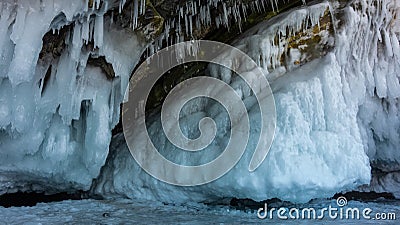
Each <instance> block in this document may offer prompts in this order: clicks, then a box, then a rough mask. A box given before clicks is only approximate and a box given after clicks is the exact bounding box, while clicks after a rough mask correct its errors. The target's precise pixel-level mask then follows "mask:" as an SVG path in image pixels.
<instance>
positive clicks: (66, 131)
mask: <svg viewBox="0 0 400 225" xmlns="http://www.w3.org/2000/svg"><path fill="white" fill-rule="evenodd" d="M90 3H91V4H92V5H90ZM112 4H114V1H100V0H96V1H81V0H79V1H63V0H43V1H5V2H4V1H3V2H2V3H0V11H1V16H0V54H1V58H0V93H1V94H0V103H1V106H0V193H4V192H13V191H15V190H43V189H50V191H51V188H54V190H70V189H71V188H72V189H83V190H88V189H89V187H90V185H91V183H92V179H93V178H95V177H97V176H98V174H99V172H100V168H101V166H102V165H104V163H105V160H106V157H107V155H108V147H109V143H110V140H111V130H112V128H113V127H114V126H115V125H116V124H117V123H118V121H119V104H120V102H121V101H122V97H123V94H124V92H125V87H126V85H127V82H128V79H129V76H130V74H131V72H132V70H133V68H134V66H135V64H136V63H137V62H138V59H139V57H140V55H141V53H142V51H143V49H144V47H145V46H144V45H145V43H143V42H140V41H139V39H138V37H137V36H136V35H135V34H133V33H132V31H131V30H123V29H118V27H116V26H111V25H110V18H109V17H107V18H105V13H106V12H107V11H108V10H109V7H115V6H113V5H112ZM63 27H64V28H63ZM63 29H65V30H66V35H65V40H61V42H65V43H62V44H64V45H65V48H64V49H61V50H60V52H58V53H57V54H59V55H60V56H59V57H53V56H52V54H49V55H44V56H43V58H40V59H39V55H40V54H39V53H40V51H41V49H42V38H43V37H44V35H45V34H46V33H47V32H49V31H50V32H51V30H53V33H58V32H61V30H63ZM45 44H46V43H45ZM101 56H104V57H105V60H106V61H107V62H108V63H110V64H112V67H113V70H114V72H115V78H113V79H112V80H110V79H107V77H106V75H105V74H104V72H103V71H102V70H101V69H99V67H95V66H93V65H90V64H88V63H87V62H88V59H89V58H90V57H91V58H96V57H101Z"/></svg>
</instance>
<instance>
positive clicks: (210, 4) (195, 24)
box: [133, 0, 305, 55]
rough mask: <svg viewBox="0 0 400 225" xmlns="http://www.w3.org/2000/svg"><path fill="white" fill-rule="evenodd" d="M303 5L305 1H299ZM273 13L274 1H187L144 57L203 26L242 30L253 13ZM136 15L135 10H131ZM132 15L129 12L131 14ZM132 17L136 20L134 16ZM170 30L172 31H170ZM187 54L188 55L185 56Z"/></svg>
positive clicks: (180, 39) (184, 37) (184, 38)
mask: <svg viewBox="0 0 400 225" xmlns="http://www.w3.org/2000/svg"><path fill="white" fill-rule="evenodd" d="M303 3H304V4H305V1H304V0H303ZM271 9H272V10H273V11H274V12H277V11H278V10H279V9H278V2H277V0H252V1H246V2H245V1H243V0H233V1H226V0H207V1H206V2H205V3H204V1H201V0H191V1H187V2H186V3H184V4H183V5H181V6H180V7H179V8H177V9H176V13H175V14H176V15H177V16H176V17H174V18H169V19H168V20H167V21H166V22H165V24H164V32H163V33H162V34H161V35H160V36H159V37H157V38H156V40H155V41H154V42H153V43H152V44H151V45H150V46H149V48H148V50H147V55H152V54H154V53H155V52H157V51H158V50H160V49H161V48H163V47H165V44H163V43H167V45H168V46H170V45H173V44H176V43H180V42H183V41H185V40H190V39H194V38H195V37H194V31H195V30H201V29H202V28H204V27H209V26H211V25H213V24H214V25H215V26H216V27H217V28H220V27H224V28H227V29H228V30H229V29H230V27H231V26H232V25H234V24H235V25H238V27H239V30H240V31H242V23H243V22H245V21H246V20H247V17H248V16H249V15H250V14H251V13H253V12H257V13H263V12H266V11H267V10H271ZM213 10H215V11H217V14H216V15H211V14H212V11H213ZM135 12H136V11H135ZM135 12H134V13H133V14H134V15H136V14H135ZM134 18H136V17H135V16H134ZM172 31H173V32H172ZM188 54H190V53H188Z"/></svg>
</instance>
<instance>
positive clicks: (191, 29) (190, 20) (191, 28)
mask: <svg viewBox="0 0 400 225" xmlns="http://www.w3.org/2000/svg"><path fill="white" fill-rule="evenodd" d="M189 27H190V36H193V21H192V16H189Z"/></svg>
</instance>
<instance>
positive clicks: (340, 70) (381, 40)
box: [0, 0, 400, 202]
mask: <svg viewBox="0 0 400 225" xmlns="http://www.w3.org/2000/svg"><path fill="white" fill-rule="evenodd" d="M132 2H133V11H132V24H131V27H130V28H129V29H126V28H121V27H118V26H117V25H116V24H114V23H113V20H112V18H111V17H112V16H110V15H109V14H107V12H108V11H109V10H110V9H111V8H115V9H118V10H119V12H120V13H121V12H122V10H123V9H124V6H125V4H126V1H125V0H121V1H116V0H113V1H112V0H106V1H103V0H93V1H91V0H87V1H80V0H79V1H78V0H73V1H62V0H42V1H22V0H21V1H9V0H6V1H3V2H2V3H0V11H1V16H0V55H1V57H0V194H1V193H4V192H13V191H16V190H47V191H51V189H52V188H53V189H54V190H56V191H59V190H71V189H72V190H76V189H83V190H88V189H89V188H90V187H91V185H92V180H93V179H94V178H97V179H96V181H95V182H94V184H93V186H92V187H93V191H94V192H95V193H99V194H102V195H109V194H118V195H124V196H128V197H132V198H146V199H156V200H160V199H161V200H164V201H187V200H194V201H205V200H213V199H217V198H221V197H237V198H252V199H254V200H264V199H268V198H273V197H278V198H281V199H283V200H290V201H295V202H306V201H308V200H310V199H312V198H316V197H329V196H332V195H333V194H334V193H336V192H338V191H342V190H351V189H354V188H357V187H358V186H360V185H363V184H369V183H370V179H371V166H372V167H374V168H376V169H378V170H380V171H383V172H384V173H387V174H388V175H387V176H385V177H375V178H373V181H372V183H371V186H368V187H363V188H365V189H368V190H376V191H388V192H393V193H395V194H396V195H397V196H398V197H400V196H399V193H398V187H399V182H398V180H399V175H398V172H397V173H396V172H395V173H392V172H393V171H398V170H399V168H400V152H399V151H398V146H399V145H400V143H399V142H400V138H399V133H400V132H399V127H400V126H399V125H400V119H399V106H398V105H399V104H398V99H399V96H400V84H399V78H398V76H399V75H398V74H399V72H400V47H399V36H400V21H399V18H400V2H399V0H391V1H383V0H357V1H354V2H353V3H351V4H348V5H346V6H343V5H341V4H340V3H339V2H337V1H332V2H323V3H319V4H314V5H309V6H303V7H300V8H296V9H294V10H291V11H289V12H286V13H284V14H281V15H279V16H276V17H274V18H272V19H270V20H268V21H265V22H263V23H261V24H259V25H257V26H256V27H254V28H253V29H251V30H249V31H248V32H246V33H245V34H243V35H242V36H241V37H240V38H238V40H237V41H236V42H235V43H234V45H235V46H236V47H238V48H239V49H241V50H242V51H244V52H246V53H247V54H249V55H250V56H251V57H252V58H253V59H254V60H255V61H256V62H257V63H258V64H259V65H260V67H261V68H262V69H263V70H264V72H265V74H266V76H267V77H268V79H269V80H270V82H271V86H272V88H273V89H274V94H275V98H276V105H277V110H278V129H277V133H276V140H275V142H274V144H273V146H272V149H271V151H270V154H269V155H268V157H267V159H266V161H265V162H264V163H263V164H262V165H261V167H260V168H258V169H257V170H256V171H255V172H253V173H249V172H248V170H247V168H248V164H249V160H250V157H251V155H252V153H253V152H252V151H251V148H252V146H253V145H254V143H255V142H256V139H257V136H256V134H257V132H258V130H257V123H258V119H257V115H258V111H257V110H258V108H257V107H256V105H255V104H254V101H253V100H254V97H253V96H252V93H251V92H250V91H249V89H248V87H247V86H246V85H244V84H243V82H242V81H241V80H240V79H238V78H237V77H236V76H234V75H233V74H232V73H231V72H230V71H229V70H226V69H221V68H218V67H215V66H213V65H210V67H209V73H210V75H211V76H214V77H218V78H220V79H221V80H223V81H225V82H227V83H229V84H230V85H231V86H232V87H234V88H235V90H236V91H237V92H238V93H240V95H241V96H242V99H243V101H244V102H246V104H247V106H248V109H249V114H250V115H251V117H252V118H251V124H252V133H253V134H254V135H253V136H252V138H253V139H252V141H251V142H250V145H249V149H248V150H247V151H246V153H245V155H244V157H243V158H242V159H241V161H240V162H239V163H238V164H237V165H236V166H235V168H234V169H233V170H232V171H231V172H229V173H228V174H227V175H226V176H224V177H223V178H221V179H219V180H217V181H215V182H213V183H210V184H207V185H204V186H199V187H186V188H181V187H175V186H171V185H167V184H164V183H162V182H159V181H157V180H155V179H154V178H152V177H151V176H149V175H148V174H146V173H145V172H144V171H143V170H141V169H140V168H139V166H138V165H137V164H136V163H135V162H134V160H133V158H132V157H131V155H130V153H129V151H128V149H127V147H126V145H125V143H124V139H123V137H122V134H118V135H116V136H115V137H114V139H113V142H112V145H111V154H110V155H109V144H110V141H111V129H112V128H113V127H114V126H115V125H116V124H117V123H118V121H119V113H120V107H119V106H120V103H121V102H122V98H123V95H124V92H125V87H126V86H127V83H128V79H129V76H130V75H131V72H132V71H133V69H134V67H135V66H136V64H137V63H138V61H139V58H140V56H141V55H142V53H143V52H144V51H145V49H146V48H147V47H148V48H147V51H148V53H149V54H151V53H154V52H155V51H157V50H158V49H159V48H161V47H162V46H163V43H164V42H165V41H166V43H167V44H173V43H176V42H180V41H183V40H185V39H187V38H188V37H189V38H191V37H193V36H195V35H194V33H195V30H196V29H199V28H200V27H202V26H203V27H204V26H210V25H211V24H213V25H215V26H216V27H219V26H222V27H226V28H230V27H231V26H232V22H236V23H238V24H239V25H240V24H241V21H245V20H246V18H247V16H248V15H249V13H250V12H251V11H261V10H264V9H265V7H266V6H267V5H269V6H272V7H274V10H278V9H277V8H276V6H277V5H278V4H277V1H272V0H271V1H270V0H268V1H267V0H254V1H246V2H247V3H243V2H242V1H240V2H239V1H238V2H236V1H233V2H234V3H238V4H232V2H230V4H229V3H228V2H227V1H222V0H209V1H187V3H186V4H184V5H183V6H182V7H179V8H178V9H177V15H178V16H177V17H176V18H171V20H168V21H165V23H164V28H165V30H164V32H163V33H162V34H161V35H160V37H158V38H157V39H156V40H155V42H154V43H153V44H151V45H150V46H148V45H147V43H146V39H144V38H143V39H142V38H140V37H139V35H140V32H139V31H136V32H135V31H134V30H135V29H137V28H138V27H139V26H140V19H139V17H140V15H142V14H144V13H145V11H146V1H144V0H141V1H139V0H134V1H132ZM203 2H206V3H205V4H201V3H203ZM213 7H214V8H216V7H220V9H221V10H219V14H217V15H215V16H213V17H211V13H210V10H211V8H213ZM118 10H117V11H118ZM326 15H328V16H330V17H331V19H332V26H333V28H334V32H333V34H330V33H329V32H328V31H327V30H323V29H321V30H320V29H318V28H319V27H320V21H321V18H322V17H325V16H326ZM306 28H307V29H308V28H309V29H312V30H313V29H316V30H317V32H319V37H320V39H318V43H317V44H319V45H327V46H334V48H333V49H331V50H330V51H329V52H328V53H327V54H326V55H325V56H323V57H321V58H318V59H314V60H313V61H311V62H309V61H307V54H309V52H307V51H308V50H305V49H307V47H309V46H307V44H304V43H303V44H302V45H298V46H297V44H296V47H289V45H290V40H289V39H288V38H289V37H292V36H296V35H297V34H299V33H301V32H302V31H304V29H306ZM49 31H53V32H54V33H55V34H57V33H62V32H66V33H65V40H63V44H62V45H63V46H64V47H63V48H62V49H61V50H60V52H53V54H56V55H59V56H57V57H53V55H52V54H50V55H44V56H43V57H40V54H41V49H42V47H44V46H43V43H42V39H43V37H44V36H45V34H46V33H48V32H49ZM170 31H175V33H174V32H170ZM172 34H174V35H175V36H172ZM306 38H307V37H306ZM308 38H309V37H308ZM191 50H192V51H193V49H191ZM194 51H196V49H194ZM181 56H182V55H180V56H178V57H181ZM225 56H226V55H222V56H221V57H225ZM283 56H285V57H284V60H283ZM102 57H103V58H104V60H105V61H106V62H107V63H109V64H111V65H112V69H113V72H114V73H115V74H114V76H112V77H109V75H108V76H107V74H106V72H105V71H103V70H102V69H101V68H99V67H98V66H95V65H92V64H91V63H90V59H93V58H95V59H99V58H102ZM225 58H227V57H225ZM199 88H201V87H199ZM182 115H183V124H184V125H185V126H184V131H185V132H186V133H187V134H188V135H189V136H196V135H197V133H196V132H198V130H197V129H196V127H197V122H198V121H199V119H201V118H202V117H204V116H205V115H212V116H214V118H216V121H217V122H218V125H219V127H220V129H221V130H220V132H219V136H218V137H217V139H216V140H215V142H213V143H212V144H211V147H210V149H209V150H207V151H206V152H201V153H199V154H197V155H195V156H196V157H192V156H191V155H188V154H186V153H182V152H179V151H178V150H177V149H176V148H174V147H173V146H171V145H170V143H169V142H168V141H167V140H166V138H165V136H163V135H159V134H158V133H159V132H158V131H159V130H161V129H160V126H159V125H160V124H159V123H158V121H157V119H155V117H151V119H152V120H151V121H150V124H149V125H150V126H149V130H150V131H149V132H150V133H151V134H153V136H154V140H153V141H154V142H155V144H156V145H158V146H159V147H162V153H163V154H164V155H165V156H166V157H167V158H169V159H171V160H174V161H176V162H180V163H183V164H198V163H203V162H207V161H209V160H211V159H213V158H215V156H216V155H218V154H219V151H220V149H221V146H223V145H224V144H225V142H226V141H225V140H226V138H225V137H224V136H225V135H226V131H227V130H228V128H229V127H228V121H227V120H226V118H225V117H224V116H225V114H224V111H223V110H221V109H220V108H218V106H217V104H215V103H213V102H210V101H206V100H203V99H200V100H197V101H195V102H193V104H192V105H189V106H188V108H186V109H184V110H183V112H182ZM138 143H139V144H138V147H143V146H145V145H144V144H143V143H141V142H140V140H138ZM222 149H223V148H222ZM107 156H108V160H107V163H106V158H107ZM370 163H371V165H370ZM102 166H104V167H103V169H102V170H101V171H100V169H101V167H102ZM316 171H317V172H318V173H317V172H316ZM299 193H300V194H299Z"/></svg>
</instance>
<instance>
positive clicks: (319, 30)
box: [275, 9, 334, 66]
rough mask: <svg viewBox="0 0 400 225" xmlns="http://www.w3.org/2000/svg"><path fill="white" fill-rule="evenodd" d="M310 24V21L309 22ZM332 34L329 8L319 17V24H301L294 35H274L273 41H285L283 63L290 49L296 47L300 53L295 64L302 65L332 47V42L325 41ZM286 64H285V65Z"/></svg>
mask: <svg viewBox="0 0 400 225" xmlns="http://www.w3.org/2000/svg"><path fill="white" fill-rule="evenodd" d="M309 24H310V23H309ZM333 36H334V27H333V23H332V15H331V13H330V10H329V9H326V10H325V13H324V15H323V16H322V17H321V18H320V19H319V24H316V25H315V26H312V27H311V26H308V27H306V25H303V27H302V29H301V31H300V32H296V33H295V34H294V35H291V36H286V37H284V36H283V37H282V36H281V39H279V36H278V35H276V37H275V42H276V43H278V41H280V42H284V43H285V50H286V51H285V53H284V54H282V55H281V58H280V62H281V64H282V65H285V62H286V57H287V54H288V52H289V51H290V49H298V50H299V51H300V53H301V54H302V59H301V60H296V61H295V62H294V64H295V65H302V64H304V63H306V62H309V61H311V60H313V59H316V58H319V57H321V56H324V55H326V54H327V52H328V51H329V50H330V49H331V48H332V47H333V45H334V43H329V42H325V41H327V38H329V37H332V38H333ZM286 66H287V65H286Z"/></svg>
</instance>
